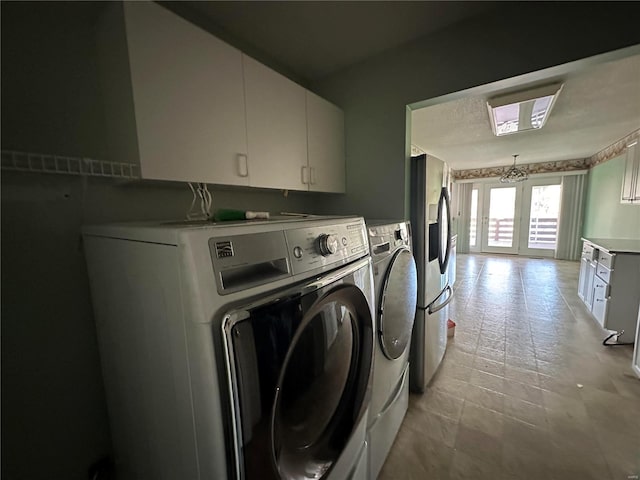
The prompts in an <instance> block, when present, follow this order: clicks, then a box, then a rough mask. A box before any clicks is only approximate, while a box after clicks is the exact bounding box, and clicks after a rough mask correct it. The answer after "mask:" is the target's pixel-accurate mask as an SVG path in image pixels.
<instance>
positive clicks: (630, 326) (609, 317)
mask: <svg viewBox="0 0 640 480" xmlns="http://www.w3.org/2000/svg"><path fill="white" fill-rule="evenodd" d="M639 279H640V254H636V253H625V252H612V251H607V250H604V249H600V248H599V247H598V245H594V244H591V243H589V242H588V241H585V242H584V246H583V252H582V260H581V264H580V277H579V279H578V296H579V297H580V298H581V299H582V301H583V302H584V303H585V305H586V306H587V308H588V310H589V311H590V312H591V314H592V315H593V317H594V319H595V320H596V321H597V322H598V323H599V324H600V326H602V328H604V329H605V330H609V331H614V332H622V331H624V334H622V335H620V337H619V341H620V342H623V343H626V342H634V341H635V338H636V323H637V318H638V308H639V305H640V288H638V280H639Z"/></svg>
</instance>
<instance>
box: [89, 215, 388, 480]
mask: <svg viewBox="0 0 640 480" xmlns="http://www.w3.org/2000/svg"><path fill="white" fill-rule="evenodd" d="M84 246H85V251H86V257H87V263H88V268H89V275H90V281H91V290H92V298H93V304H94V313H95V318H96V323H97V332H98V340H99V346H100V355H101V361H102V366H103V374H104V381H105V390H106V395H107V403H108V409H109V417H110V422H111V428H112V438H113V443H114V452H115V457H116V458H115V463H116V469H117V473H118V478H122V479H154V480H161V479H166V480H175V479H199V480H214V479H215V480H218V479H227V478H229V479H231V478H235V479H245V480H257V479H260V480H263V479H289V478H296V479H304V478H310V479H311V478H313V479H326V480H345V479H354V480H356V479H357V480H366V479H367V476H368V459H367V451H368V450H367V448H366V442H365V436H366V425H367V409H368V406H369V402H370V393H371V379H372V375H371V371H372V365H373V351H374V348H375V347H374V342H375V334H374V310H373V309H374V304H373V298H374V289H373V277H372V269H371V259H370V257H369V253H368V243H367V236H366V229H365V225H364V221H363V220H362V219H361V218H355V217H351V218H314V219H303V220H299V219H294V220H291V219H289V220H277V221H258V222H255V221H254V222H232V223H225V224H218V225H212V224H198V223H191V224H189V223H184V222H174V223H155V224H137V225H132V224H121V225H109V226H96V227H87V228H85V229H84Z"/></svg>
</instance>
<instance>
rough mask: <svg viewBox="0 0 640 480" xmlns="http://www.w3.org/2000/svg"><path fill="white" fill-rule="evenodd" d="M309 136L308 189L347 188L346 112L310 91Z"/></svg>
mask: <svg viewBox="0 0 640 480" xmlns="http://www.w3.org/2000/svg"><path fill="white" fill-rule="evenodd" d="M307 131H308V137H309V169H310V186H309V190H312V191H315V192H338V193H343V192H344V191H345V153H344V152H345V145H344V113H343V112H342V110H340V109H339V108H338V107H336V106H335V105H332V104H331V103H329V102H327V101H326V100H325V99H323V98H320V97H319V96H317V95H316V94H314V93H312V92H309V91H307Z"/></svg>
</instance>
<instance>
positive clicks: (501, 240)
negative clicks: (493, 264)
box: [482, 185, 520, 253]
mask: <svg viewBox="0 0 640 480" xmlns="http://www.w3.org/2000/svg"><path fill="white" fill-rule="evenodd" d="M519 188H520V187H519V186H504V185H500V186H493V185H485V192H484V209H483V219H482V221H483V223H484V229H483V230H484V231H483V235H482V251H483V252H490V253H518V238H519V237H518V232H519V223H520V215H519V212H520V205H519V204H520V201H519V200H520V195H518V189H519Z"/></svg>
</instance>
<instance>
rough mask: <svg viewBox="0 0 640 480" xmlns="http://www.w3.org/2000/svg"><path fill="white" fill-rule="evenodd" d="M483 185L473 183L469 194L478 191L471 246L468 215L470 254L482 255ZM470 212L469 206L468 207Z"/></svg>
mask: <svg viewBox="0 0 640 480" xmlns="http://www.w3.org/2000/svg"><path fill="white" fill-rule="evenodd" d="M483 186H484V183H474V184H473V185H471V192H472V193H471V194H472V195H473V190H477V191H478V202H477V204H476V212H475V213H476V244H475V245H471V230H470V229H471V213H472V212H470V213H469V227H468V228H469V251H470V252H472V253H482V232H483V231H484V228H483V227H484V225H483V222H482V205H483V200H484V187H483ZM469 209H470V210H471V205H469Z"/></svg>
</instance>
